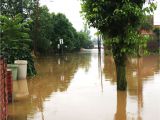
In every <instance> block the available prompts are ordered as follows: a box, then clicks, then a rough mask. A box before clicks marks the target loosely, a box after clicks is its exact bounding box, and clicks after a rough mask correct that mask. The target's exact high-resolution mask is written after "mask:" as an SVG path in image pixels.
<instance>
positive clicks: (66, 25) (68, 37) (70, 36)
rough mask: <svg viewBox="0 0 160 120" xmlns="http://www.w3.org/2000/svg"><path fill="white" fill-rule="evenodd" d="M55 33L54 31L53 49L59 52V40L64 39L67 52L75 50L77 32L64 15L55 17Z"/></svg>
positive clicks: (53, 23) (53, 22)
mask: <svg viewBox="0 0 160 120" xmlns="http://www.w3.org/2000/svg"><path fill="white" fill-rule="evenodd" d="M52 25H53V31H52V38H51V41H52V48H54V50H55V51H56V50H57V45H58V44H59V39H63V41H64V46H65V49H66V50H67V51H72V50H74V49H75V43H76V39H77V32H76V30H75V28H74V27H73V26H72V24H71V23H70V22H69V20H68V19H67V18H66V16H65V15H64V14H61V13H58V14H57V15H53V21H52Z"/></svg>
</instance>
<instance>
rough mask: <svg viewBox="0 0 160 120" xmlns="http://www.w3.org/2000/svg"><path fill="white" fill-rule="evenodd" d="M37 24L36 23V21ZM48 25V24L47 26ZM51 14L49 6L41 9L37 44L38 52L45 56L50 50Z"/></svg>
mask: <svg viewBox="0 0 160 120" xmlns="http://www.w3.org/2000/svg"><path fill="white" fill-rule="evenodd" d="M34 22H35V21H34ZM46 23H47V24H46ZM52 28H53V26H52V24H51V14H50V13H49V10H48V8H47V6H42V7H40V8H39V33H38V36H39V37H38V41H37V42H36V46H37V51H38V52H39V53H41V54H45V53H46V52H47V50H49V48H50V40H51V32H52Z"/></svg>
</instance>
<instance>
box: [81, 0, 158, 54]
mask: <svg viewBox="0 0 160 120" xmlns="http://www.w3.org/2000/svg"><path fill="white" fill-rule="evenodd" d="M81 1H82V3H81V6H82V14H83V15H84V17H85V18H86V19H87V22H88V23H89V25H90V26H93V27H95V28H97V29H98V30H99V31H100V32H101V33H102V34H103V36H104V37H107V38H109V39H107V40H109V41H107V42H106V43H109V45H110V46H111V48H112V51H113V54H114V56H121V55H122V54H123V55H124V54H131V53H135V51H136V49H138V48H137V46H138V47H139V46H145V45H144V44H146V40H145V39H143V38H142V37H143V36H141V35H140V34H139V33H138V29H139V26H140V25H141V23H142V21H143V18H144V15H145V13H146V12H150V11H151V12H153V10H154V9H155V7H156V6H155V4H153V3H150V6H149V7H147V8H145V9H143V4H144V2H145V1H144V0H139V1H133V0H116V1H115V0H97V1H95V0H81ZM142 40H144V42H142ZM131 46H132V47H131Z"/></svg>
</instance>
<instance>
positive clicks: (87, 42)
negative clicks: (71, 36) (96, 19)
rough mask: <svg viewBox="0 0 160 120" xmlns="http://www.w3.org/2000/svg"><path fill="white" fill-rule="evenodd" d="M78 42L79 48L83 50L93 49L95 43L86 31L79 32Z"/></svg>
mask: <svg viewBox="0 0 160 120" xmlns="http://www.w3.org/2000/svg"><path fill="white" fill-rule="evenodd" d="M78 40H79V43H80V44H79V47H80V48H81V47H82V48H85V49H88V48H92V47H93V43H92V41H91V38H90V36H89V34H88V33H86V32H85V31H80V32H78Z"/></svg>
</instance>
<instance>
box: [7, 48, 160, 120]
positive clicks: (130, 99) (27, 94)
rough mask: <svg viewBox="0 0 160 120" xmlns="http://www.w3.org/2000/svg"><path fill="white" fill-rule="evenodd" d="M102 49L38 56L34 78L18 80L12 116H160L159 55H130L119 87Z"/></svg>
mask: <svg viewBox="0 0 160 120" xmlns="http://www.w3.org/2000/svg"><path fill="white" fill-rule="evenodd" d="M97 51H98V50H85V51H83V52H80V53H73V54H66V55H64V56H63V57H62V56H58V55H57V56H55V57H47V58H46V57H45V58H38V59H37V60H36V62H35V65H36V69H37V72H38V74H37V75H36V76H35V77H34V78H30V79H29V78H28V79H27V80H21V81H14V82H13V85H14V86H13V87H14V102H13V104H9V106H8V111H9V117H8V120H160V102H159V101H160V56H154V55H152V56H147V57H142V58H139V59H138V58H132V59H131V58H128V61H127V68H126V69H127V70H126V72H127V84H128V87H127V91H126V92H121V91H118V92H117V86H116V72H115V66H114V62H113V58H112V57H111V56H104V55H103V52H102V54H101V55H100V54H98V53H97Z"/></svg>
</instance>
